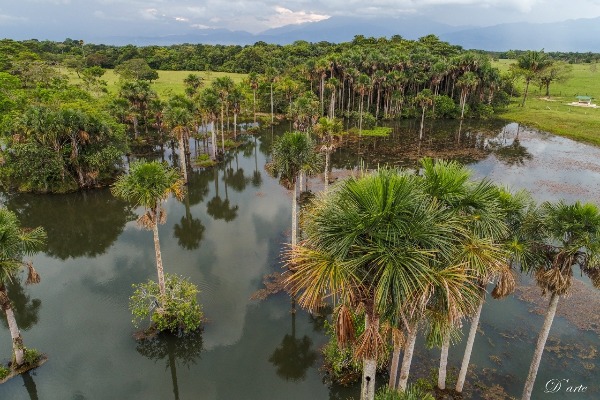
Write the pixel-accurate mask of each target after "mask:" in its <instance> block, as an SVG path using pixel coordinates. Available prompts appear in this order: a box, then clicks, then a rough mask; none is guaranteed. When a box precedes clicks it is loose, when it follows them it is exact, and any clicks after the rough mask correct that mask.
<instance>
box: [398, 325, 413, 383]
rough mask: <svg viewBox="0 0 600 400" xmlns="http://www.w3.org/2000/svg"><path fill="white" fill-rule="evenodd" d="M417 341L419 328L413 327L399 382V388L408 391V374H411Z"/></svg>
mask: <svg viewBox="0 0 600 400" xmlns="http://www.w3.org/2000/svg"><path fill="white" fill-rule="evenodd" d="M416 341H417V326H416V325H415V326H413V327H412V328H411V329H410V331H409V332H408V338H407V339H406V345H405V347H404V356H403V357H402V367H401V368H400V381H399V382H398V388H399V389H401V390H406V384H407V383H408V374H409V372H410V364H411V362H412V357H413V352H414V350H415V342H416Z"/></svg>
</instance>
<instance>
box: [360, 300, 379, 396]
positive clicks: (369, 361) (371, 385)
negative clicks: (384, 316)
mask: <svg viewBox="0 0 600 400" xmlns="http://www.w3.org/2000/svg"><path fill="white" fill-rule="evenodd" d="M371 318H372V319H371ZM371 325H373V326H376V327H378V326H379V317H377V316H375V315H373V316H370V315H369V313H368V312H367V313H366V316H365V330H366V329H369V327H370V326H371ZM376 374H377V359H375V358H365V359H363V375H362V385H361V390H360V398H361V400H373V399H374V398H375V375H376Z"/></svg>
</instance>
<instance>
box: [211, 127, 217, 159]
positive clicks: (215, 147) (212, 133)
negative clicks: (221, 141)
mask: <svg viewBox="0 0 600 400" xmlns="http://www.w3.org/2000/svg"><path fill="white" fill-rule="evenodd" d="M216 126H217V124H216V122H215V121H214V120H213V121H212V129H211V132H210V136H211V138H212V151H213V159H215V160H216V159H217V135H216V134H215V127H216Z"/></svg>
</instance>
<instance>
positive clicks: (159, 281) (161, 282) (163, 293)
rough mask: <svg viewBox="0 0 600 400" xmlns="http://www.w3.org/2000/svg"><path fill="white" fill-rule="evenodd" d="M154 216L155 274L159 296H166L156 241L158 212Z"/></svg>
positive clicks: (158, 245)
mask: <svg viewBox="0 0 600 400" xmlns="http://www.w3.org/2000/svg"><path fill="white" fill-rule="evenodd" d="M157 208H158V207H156V208H155V209H157ZM154 214H155V215H154V224H153V226H152V233H153V234H154V252H155V253H156V272H157V274H158V287H159V288H160V294H161V295H163V296H164V295H166V289H165V272H164V270H163V263H162V256H161V254H160V241H159V239H158V211H155V213H154Z"/></svg>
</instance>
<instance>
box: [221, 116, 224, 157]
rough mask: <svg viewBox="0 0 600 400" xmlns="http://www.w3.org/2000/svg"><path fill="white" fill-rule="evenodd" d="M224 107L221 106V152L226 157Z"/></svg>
mask: <svg viewBox="0 0 600 400" xmlns="http://www.w3.org/2000/svg"><path fill="white" fill-rule="evenodd" d="M223 111H224V110H223V105H221V152H222V153H223V156H225V126H224V125H223Z"/></svg>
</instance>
